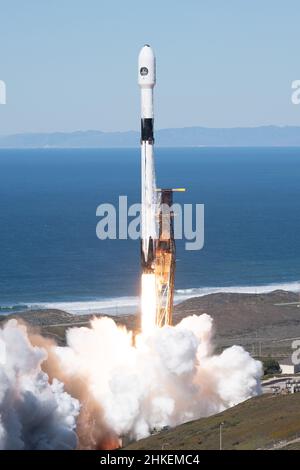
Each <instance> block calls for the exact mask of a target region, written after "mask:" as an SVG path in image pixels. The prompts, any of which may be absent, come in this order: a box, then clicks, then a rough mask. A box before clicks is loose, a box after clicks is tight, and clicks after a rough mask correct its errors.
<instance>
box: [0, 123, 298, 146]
mask: <svg viewBox="0 0 300 470" xmlns="http://www.w3.org/2000/svg"><path fill="white" fill-rule="evenodd" d="M139 138H140V134H139V132H137V131H126V132H102V131H76V132H53V133H36V134H35V133H30V134H13V135H7V136H0V148H49V147H50V148H51V147H53V148H101V147H102V148H107V147H136V146H137V145H138V143H139ZM155 139H156V145H158V146H161V147H199V146H205V147H297V146H300V127H296V126H284V127H279V126H263V127H235V128H220V129H218V128H208V127H183V128H178V129H160V130H157V131H156V132H155Z"/></svg>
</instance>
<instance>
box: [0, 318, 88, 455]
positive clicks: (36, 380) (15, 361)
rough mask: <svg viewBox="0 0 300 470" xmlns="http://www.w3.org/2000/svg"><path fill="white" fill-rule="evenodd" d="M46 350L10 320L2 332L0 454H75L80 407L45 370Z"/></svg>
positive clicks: (22, 327)
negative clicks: (0, 451)
mask: <svg viewBox="0 0 300 470" xmlns="http://www.w3.org/2000/svg"><path fill="white" fill-rule="evenodd" d="M46 357H47V354H46V352H45V350H43V349H41V348H38V347H33V346H32V344H31V343H30V341H29V338H28V335H27V330H26V327H25V326H23V325H20V324H18V323H17V321H16V320H10V321H9V322H7V323H6V325H5V326H4V328H3V329H2V330H0V449H72V448H75V447H76V444H77V436H76V434H75V432H74V430H75V427H76V417H77V415H78V413H79V402H78V401H77V400H76V399H74V398H72V397H71V396H70V395H68V394H67V393H65V392H64V386H63V384H62V383H60V382H59V381H58V380H53V382H52V384H49V381H48V376H47V374H45V373H44V372H43V371H42V370H41V363H42V362H43V361H45V359H46Z"/></svg>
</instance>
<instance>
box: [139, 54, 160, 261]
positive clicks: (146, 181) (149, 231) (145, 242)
mask: <svg viewBox="0 0 300 470" xmlns="http://www.w3.org/2000/svg"><path fill="white" fill-rule="evenodd" d="M138 67H139V69H138V83H139V86H140V88H141V203H142V213H141V239H142V246H141V249H142V264H143V265H144V267H146V268H149V269H150V268H151V263H152V257H153V243H154V241H155V239H156V238H157V235H156V203H157V192H156V180H155V167H154V153H153V144H154V136H153V121H154V119H153V118H154V112H153V88H154V85H155V56H154V53H153V50H152V49H151V47H150V46H148V45H145V46H144V47H143V48H142V49H141V51H140V54H139V65H138Z"/></svg>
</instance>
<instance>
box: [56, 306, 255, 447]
mask: <svg viewBox="0 0 300 470" xmlns="http://www.w3.org/2000/svg"><path fill="white" fill-rule="evenodd" d="M212 327H213V322H212V319H211V317H210V316H208V315H206V314H203V315H200V316H196V315H194V316H192V317H188V318H185V319H184V320H182V321H181V322H180V323H179V324H178V325H176V326H175V327H164V328H160V329H159V328H157V329H156V330H155V331H154V332H153V331H152V332H151V334H150V335H149V336H147V335H144V334H142V335H139V336H137V337H136V340H135V345H134V346H133V344H132V335H131V333H130V332H128V331H127V330H126V329H125V328H120V327H118V326H117V325H116V324H115V322H114V321H113V320H112V319H110V318H101V319H95V320H93V321H92V322H91V328H72V329H71V330H69V331H68V333H67V344H68V346H67V347H56V348H55V353H56V356H57V359H58V362H59V363H60V366H61V368H62V369H63V370H64V371H65V373H66V376H67V377H68V378H69V380H70V379H72V380H73V381H75V382H76V381H78V380H81V381H84V383H85V384H86V387H87V389H88V392H89V394H90V396H91V397H92V398H93V400H95V401H96V402H97V403H98V404H99V405H101V407H100V408H99V410H100V411H99V412H100V413H101V420H102V422H103V423H105V426H106V427H107V429H110V430H111V431H112V432H113V433H115V434H116V435H117V436H123V435H129V436H131V437H132V438H133V439H139V438H142V437H145V436H147V435H149V433H150V432H151V430H152V429H153V428H162V427H163V426H175V425H177V424H180V423H182V422H185V421H188V420H191V419H196V418H200V417H204V416H208V415H211V414H214V413H217V412H220V411H222V410H224V409H226V408H228V407H230V406H233V405H235V404H237V403H240V402H241V401H244V400H246V399H247V398H250V397H252V396H254V395H257V394H259V393H260V392H261V389H260V377H261V375H262V366H261V363H260V362H259V361H256V360H254V359H253V358H252V357H251V356H250V355H249V354H248V353H247V352H246V351H245V350H244V349H243V348H241V347H239V346H233V347H231V348H228V349H226V350H225V351H224V352H223V353H222V354H220V355H214V354H212V350H213V347H212V342H211V338H212Z"/></svg>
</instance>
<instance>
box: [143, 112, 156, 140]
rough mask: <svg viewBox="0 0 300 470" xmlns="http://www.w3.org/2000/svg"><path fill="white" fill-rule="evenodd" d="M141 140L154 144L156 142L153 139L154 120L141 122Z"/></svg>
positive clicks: (146, 119) (148, 119)
mask: <svg viewBox="0 0 300 470" xmlns="http://www.w3.org/2000/svg"><path fill="white" fill-rule="evenodd" d="M141 140H142V141H144V142H145V141H146V142H149V144H152V143H153V142H154V137H153V119H151V118H144V119H142V120H141Z"/></svg>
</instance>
